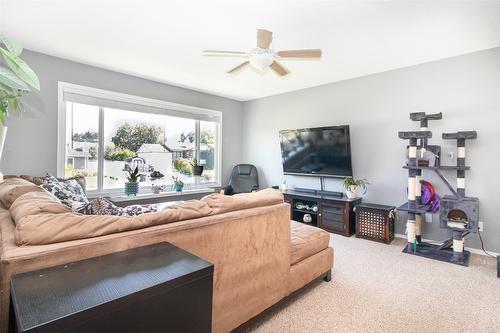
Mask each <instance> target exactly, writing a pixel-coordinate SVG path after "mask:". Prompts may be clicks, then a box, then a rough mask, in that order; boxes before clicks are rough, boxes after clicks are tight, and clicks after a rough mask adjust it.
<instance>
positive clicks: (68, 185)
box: [40, 174, 89, 211]
mask: <svg viewBox="0 0 500 333" xmlns="http://www.w3.org/2000/svg"><path fill="white" fill-rule="evenodd" d="M40 186H41V187H42V188H44V189H45V190H46V191H47V192H49V193H51V194H53V195H54V196H55V197H56V198H58V199H59V200H61V202H62V203H63V204H65V205H66V206H68V207H70V208H71V209H73V210H74V211H78V210H80V209H81V208H82V207H83V206H84V205H86V204H88V203H89V200H88V199H87V196H86V195H85V191H84V190H83V188H82V187H81V186H80V184H79V183H78V182H77V181H76V180H75V179H68V180H65V181H59V180H57V178H56V177H54V176H52V175H50V174H47V176H46V177H45V181H44V182H43V184H42V185H40Z"/></svg>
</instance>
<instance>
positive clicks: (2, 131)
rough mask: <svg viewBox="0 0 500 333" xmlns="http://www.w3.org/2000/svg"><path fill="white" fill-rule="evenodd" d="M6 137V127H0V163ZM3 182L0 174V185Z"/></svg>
mask: <svg viewBox="0 0 500 333" xmlns="http://www.w3.org/2000/svg"><path fill="white" fill-rule="evenodd" d="M6 137H7V126H2V127H0V161H2V153H3V146H4V144H5V138H6ZM1 182H3V174H2V173H1V172H0V183H1Z"/></svg>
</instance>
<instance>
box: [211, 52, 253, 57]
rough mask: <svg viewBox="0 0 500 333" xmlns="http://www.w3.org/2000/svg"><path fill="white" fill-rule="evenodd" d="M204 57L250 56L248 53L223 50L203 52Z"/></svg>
mask: <svg viewBox="0 0 500 333" xmlns="http://www.w3.org/2000/svg"><path fill="white" fill-rule="evenodd" d="M203 55H204V56H208V57H217V56H222V57H228V56H232V57H246V56H248V55H249V54H248V53H247V52H238V51H223V50H203Z"/></svg>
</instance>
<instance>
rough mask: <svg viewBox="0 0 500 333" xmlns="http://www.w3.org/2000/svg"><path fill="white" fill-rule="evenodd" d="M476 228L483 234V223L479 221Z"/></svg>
mask: <svg viewBox="0 0 500 333" xmlns="http://www.w3.org/2000/svg"><path fill="white" fill-rule="evenodd" d="M477 228H478V229H479V231H481V232H483V231H484V225H483V221H479V222H478V223H477Z"/></svg>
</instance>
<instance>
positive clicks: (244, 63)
mask: <svg viewBox="0 0 500 333" xmlns="http://www.w3.org/2000/svg"><path fill="white" fill-rule="evenodd" d="M249 63H250V62H249V61H245V62H242V63H241V64H239V65H238V66H236V67H234V68H232V69H230V70H228V71H227V73H228V74H231V73H234V72H236V71H237V70H239V69H240V68H243V67H245V66H246V65H248V64H249Z"/></svg>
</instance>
